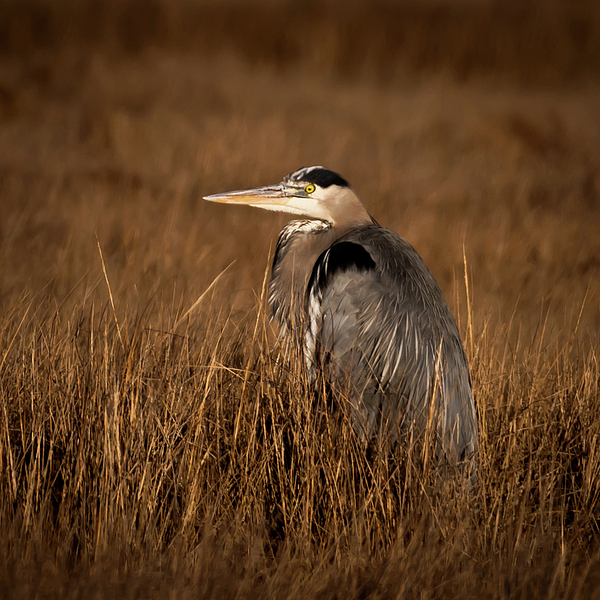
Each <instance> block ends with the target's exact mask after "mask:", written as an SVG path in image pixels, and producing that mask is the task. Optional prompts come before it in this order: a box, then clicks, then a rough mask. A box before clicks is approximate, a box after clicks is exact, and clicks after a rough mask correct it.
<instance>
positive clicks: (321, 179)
mask: <svg viewBox="0 0 600 600" xmlns="http://www.w3.org/2000/svg"><path fill="white" fill-rule="evenodd" d="M284 181H289V182H298V181H302V182H306V183H314V184H315V185H318V186H319V187H322V188H327V187H329V186H330V185H339V186H340V187H350V184H349V183H348V182H347V181H346V180H345V179H344V178H343V177H342V176H341V175H338V174H337V173H335V172H334V171H330V170H329V169H326V168H325V167H303V168H302V169H298V170H297V171H294V172H293V173H290V174H289V175H287V176H286V177H284Z"/></svg>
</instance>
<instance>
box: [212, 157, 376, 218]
mask: <svg viewBox="0 0 600 600" xmlns="http://www.w3.org/2000/svg"><path fill="white" fill-rule="evenodd" d="M204 199H205V200H209V201H210V202H222V203H224V204H247V205H249V206H255V207H256V208H264V209H266V210H274V211H278V212H287V213H291V214H293V215H302V216H304V217H308V218H310V219H320V220H322V221H327V222H329V223H332V224H333V225H349V224H352V225H360V224H362V223H370V222H371V217H370V216H369V213H368V212H367V209H366V208H365V207H364V206H363V203H362V202H361V201H360V200H359V198H358V196H357V195H356V193H355V192H354V190H353V189H352V188H351V187H350V184H349V183H348V182H347V181H346V180H345V179H344V178H343V177H341V176H340V175H338V174H337V173H334V172H333V171H330V170H329V169H326V168H325V167H303V168H302V169H298V170H297V171H294V172H293V173H290V174H289V175H286V176H285V177H284V178H283V180H282V181H281V183H279V184H277V185H268V186H265V187H259V188H254V189H250V190H238V191H235V192H225V193H223V194H213V195H211V196H205V197H204Z"/></svg>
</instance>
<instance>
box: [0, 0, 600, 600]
mask: <svg viewBox="0 0 600 600" xmlns="http://www.w3.org/2000/svg"><path fill="white" fill-rule="evenodd" d="M310 164H324V165H326V166H328V167H329V168H332V169H334V170H336V171H338V172H340V173H341V174H343V175H344V176H345V177H347V178H348V179H349V180H350V181H351V182H352V184H353V186H354V188H355V189H356V190H357V192H358V193H359V195H360V196H361V198H362V199H363V200H364V202H365V204H366V206H367V207H368V209H369V210H370V212H371V214H372V215H373V216H374V217H375V218H376V219H377V220H378V221H379V222H380V223H382V224H384V225H386V226H388V227H390V228H391V229H393V230H395V231H397V232H399V233H400V234H401V235H403V236H404V237H406V238H407V239H408V240H409V241H410V242H411V243H412V244H413V245H414V246H415V247H416V248H417V250H418V251H419V252H420V253H421V254H422V256H423V257H424V259H425V261H426V262H427V264H428V265H429V266H430V268H431V270H432V272H433V273H434V275H435V277H436V278H437V280H438V282H439V283H440V286H441V287H442V290H443V292H444V294H445V296H446V298H447V300H448V303H449V305H450V307H451V309H452V311H453V312H454V314H455V315H456V317H457V320H458V322H459V326H460V330H461V333H462V335H463V339H464V341H465V346H466V349H467V353H468V355H469V359H470V365H471V371H472V377H473V386H474V393H475V396H476V402H477V406H478V413H479V423H480V433H481V437H480V456H479V469H478V482H477V484H476V485H475V486H474V487H473V489H471V490H468V489H467V490H466V489H464V488H463V486H461V485H460V484H459V482H457V481H453V480H450V481H447V482H446V483H445V484H440V483H439V482H436V479H435V473H434V472H433V470H432V469H431V468H430V467H429V466H428V465H427V464H421V463H420V462H419V461H418V460H417V457H415V456H414V455H413V452H412V449H411V448H403V449H400V450H398V452H397V453H396V454H395V455H394V456H366V455H365V452H364V451H363V450H362V449H361V446H360V444H358V443H357V441H356V439H355V438H354V436H353V433H352V431H351V428H349V427H348V425H347V422H346V421H345V420H344V418H343V416H338V417H334V416H332V415H330V414H328V412H327V411H326V410H324V408H323V407H322V406H319V405H318V404H316V403H315V402H314V396H313V394H312V392H311V390H310V388H309V386H308V385H307V384H306V382H305V380H304V378H303V376H302V372H301V368H300V367H299V366H298V365H297V364H295V363H294V361H291V362H286V361H285V360H284V359H283V358H282V357H281V356H280V355H279V354H278V352H277V349H276V347H275V346H274V344H273V338H274V332H272V330H271V325H270V324H269V322H268V319H267V318H266V316H265V313H266V310H265V308H266V307H265V301H264V295H263V290H264V279H265V275H266V274H267V270H266V269H267V268H268V264H269V254H270V253H272V251H273V248H274V243H275V240H276V236H277V234H278V232H279V230H280V228H281V226H282V225H283V224H284V223H285V217H283V216H278V215H276V214H272V213H266V212H261V211H258V210H254V209H249V208H236V207H226V206H218V205H210V204H208V203H205V202H203V201H202V200H201V197H202V196H203V195H206V194H209V193H214V192H218V191H225V190H230V189H235V188H239V187H247V186H253V185H259V184H267V183H275V182H277V181H279V180H280V178H281V177H282V176H283V175H285V174H286V173H288V172H290V171H292V170H294V169H296V168H298V167H300V166H303V165H310ZM599 330H600V10H599V9H598V6H597V4H596V3H595V2H592V1H590V2H584V1H580V2H567V1H566V0H565V1H564V2H558V1H548V2H540V3H537V2H528V3H517V2H514V3H512V2H507V3H494V2H486V1H484V0H471V1H467V0H462V1H460V2H441V1H437V2H436V1H434V0H429V1H425V0H421V1H417V0H414V1H404V2H400V1H397V2H392V1H389V2H385V1H381V2H378V3H367V2H366V1H365V2H359V1H354V2H350V3H344V4H342V3H336V2H335V1H333V0H331V1H330V2H328V3H325V4H322V5H321V4H319V3H316V2H306V3H300V2H298V3H291V2H290V3H285V2H283V1H279V0H271V1H270V2H269V1H265V2H262V3H260V2H258V0H254V1H252V0H247V1H245V0H244V1H242V0H228V2H226V3H217V2H204V3H202V2H200V1H198V2H192V1H191V0H189V1H187V0H172V1H170V2H169V1H168V0H154V1H151V0H148V1H147V2H144V1H142V0H123V1H117V0H100V1H92V0H80V1H78V2H75V1H69V0H55V1H51V0H22V1H17V0H5V1H4V2H2V4H1V5H0V397H1V411H0V540H1V542H0V597H2V598H14V599H17V598H19V599H20V598H107V599H108V598H126V599H127V598H196V597H198V598H230V597H231V598H233V597H236V598H278V599H279V598H319V599H323V600H326V599H330V598H331V599H333V598H344V599H345V598H357V599H358V598H361V599H362V598H420V599H425V598H523V599H531V598H533V599H536V598H573V599H574V598H592V597H600V544H599V536H600V531H599V525H600V390H599V386H600V367H599V364H598V361H599V356H600V354H599V353H600V336H599V334H598V332H599Z"/></svg>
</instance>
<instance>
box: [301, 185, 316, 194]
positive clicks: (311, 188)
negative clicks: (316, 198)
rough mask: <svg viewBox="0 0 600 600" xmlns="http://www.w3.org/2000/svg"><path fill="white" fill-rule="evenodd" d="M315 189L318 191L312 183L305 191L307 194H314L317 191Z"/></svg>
mask: <svg viewBox="0 0 600 600" xmlns="http://www.w3.org/2000/svg"><path fill="white" fill-rule="evenodd" d="M315 189H316V188H315V186H314V185H313V184H312V183H309V184H308V185H307V186H306V187H305V188H304V191H305V192H306V193H307V194H312V193H313V192H314V191H315Z"/></svg>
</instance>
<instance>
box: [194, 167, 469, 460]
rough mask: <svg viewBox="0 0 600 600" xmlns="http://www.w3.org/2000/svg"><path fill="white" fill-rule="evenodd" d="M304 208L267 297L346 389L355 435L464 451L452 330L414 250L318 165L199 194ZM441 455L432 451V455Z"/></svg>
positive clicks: (463, 371) (287, 233) (458, 350)
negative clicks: (406, 437) (417, 440)
mask: <svg viewBox="0 0 600 600" xmlns="http://www.w3.org/2000/svg"><path fill="white" fill-rule="evenodd" d="M204 199H205V200H209V201H211V202H222V203H226V204H247V205H250V206H255V207H258V208H264V209H267V210H274V211H281V212H287V213H292V214H294V215H302V216H305V217H307V219H302V220H294V221H291V222H290V223H288V224H287V225H286V226H285V227H284V228H283V230H282V231H281V234H280V235H279V240H278V242H277V248H276V251H275V257H274V260H273V267H272V274H271V282H270V287H269V301H270V304H271V310H272V314H273V316H274V318H275V319H276V320H277V321H278V323H279V325H280V327H281V328H282V330H284V331H286V332H287V333H288V334H290V333H291V334H292V339H295V340H296V342H300V343H301V345H302V346H303V352H304V355H305V359H306V361H307V363H308V365H309V368H310V369H311V370H312V371H313V372H314V370H315V369H317V368H322V367H323V366H324V365H327V366H328V372H329V376H330V377H331V378H333V380H334V382H335V383H337V384H338V385H339V386H340V387H342V386H346V389H347V390H348V392H349V394H348V397H349V399H350V403H351V406H352V409H353V410H352V412H353V426H354V428H355V430H356V431H357V433H358V434H359V435H360V436H361V437H362V438H363V439H364V438H369V439H372V438H374V437H376V436H377V435H379V434H380V433H381V432H385V433H386V434H387V435H388V436H391V438H392V439H396V438H397V437H398V435H399V434H400V433H401V432H412V434H413V435H416V437H419V436H422V435H424V434H425V432H426V431H432V432H433V434H434V436H435V438H436V439H435V448H436V454H438V457H439V458H441V457H445V459H446V460H447V461H448V462H449V463H450V464H458V463H460V462H461V461H465V460H467V459H469V461H470V462H471V463H472V465H473V466H472V469H474V461H475V455H476V452H477V416H476V413H475V405H474V402H473V395H472V391H471V379H470V375H469V366H468V363H467V358H466V355H465V351H464V348H463V345H462V342H461V339H460V335H459V333H458V328H457V326H456V323H455V321H454V318H453V317H452V314H451V313H450V310H449V309H448V305H447V304H446V302H445V300H444V298H443V296H442V293H441V291H440V288H439V287H438V285H437V283H436V281H435V279H434V277H433V275H432V274H431V272H430V271H429V269H428V268H427V266H426V265H425V263H424V261H423V259H422V258H421V257H420V256H419V254H418V253H417V252H416V250H415V249H414V248H413V247H412V246H411V245H410V244H409V243H408V242H407V241H406V240H404V239H403V238H402V237H400V236H399V235H398V234H396V233H394V232H393V231H390V230H389V229H385V228H384V227H381V226H380V225H378V224H377V223H376V222H375V220H374V219H373V218H372V217H371V216H370V215H369V213H368V212H367V210H366V208H365V207H364V205H363V204H362V202H361V201H360V200H359V198H358V196H357V195H356V194H355V192H354V190H353V189H352V188H351V187H350V185H349V184H348V182H347V181H346V180H345V179H344V178H342V177H341V176H340V175H338V174H337V173H334V172H333V171H330V170H329V169H325V168H324V167H321V166H315V167H306V168H302V169H299V170H298V171H295V172H293V173H290V174H289V175H287V176H286V177H284V178H283V180H282V182H281V183H280V184H278V185H271V186H267V187H259V188H255V189H248V190H239V191H234V192H227V193H222V194H214V195H211V196H206V197H205V198H204ZM440 455H441V456H440Z"/></svg>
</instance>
